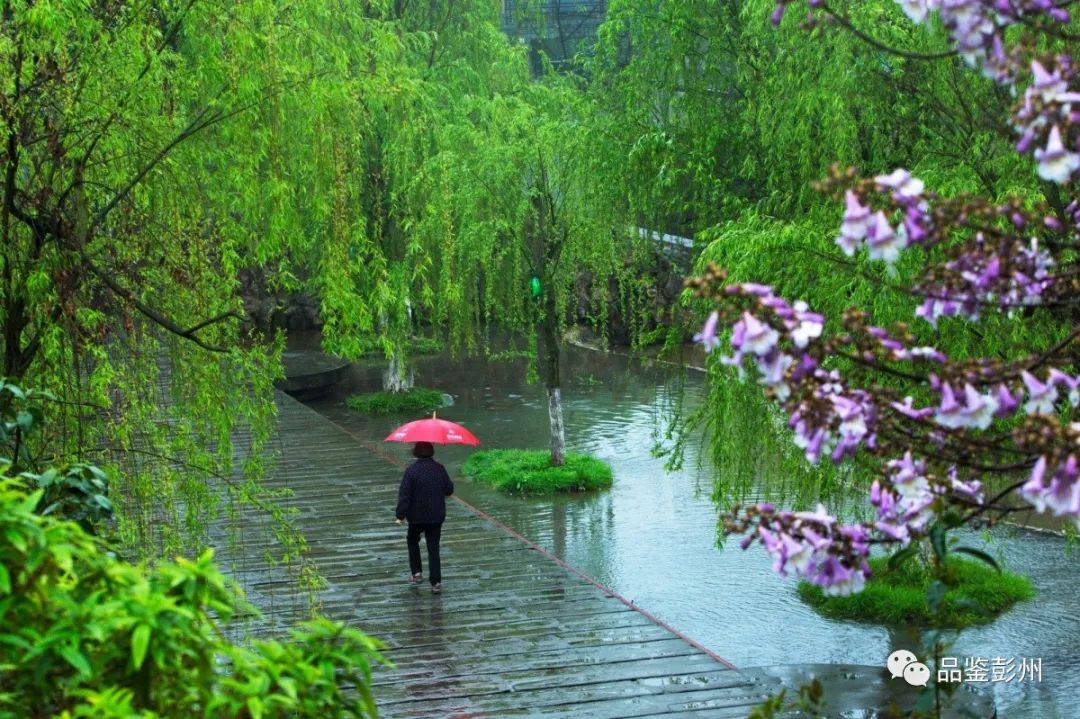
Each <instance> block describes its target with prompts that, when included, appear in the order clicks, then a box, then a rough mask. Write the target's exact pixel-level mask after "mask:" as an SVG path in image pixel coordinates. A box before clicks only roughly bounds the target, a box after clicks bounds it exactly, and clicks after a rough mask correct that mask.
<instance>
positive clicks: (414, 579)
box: [409, 572, 424, 584]
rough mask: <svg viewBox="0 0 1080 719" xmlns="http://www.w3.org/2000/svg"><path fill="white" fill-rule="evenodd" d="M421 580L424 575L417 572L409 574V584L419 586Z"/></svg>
mask: <svg viewBox="0 0 1080 719" xmlns="http://www.w3.org/2000/svg"><path fill="white" fill-rule="evenodd" d="M423 578H424V575H423V574H421V573H420V572H417V573H416V574H410V575H409V584H419V583H420V580H421V579H423Z"/></svg>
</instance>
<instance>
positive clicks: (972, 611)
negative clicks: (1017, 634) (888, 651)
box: [798, 556, 1035, 628]
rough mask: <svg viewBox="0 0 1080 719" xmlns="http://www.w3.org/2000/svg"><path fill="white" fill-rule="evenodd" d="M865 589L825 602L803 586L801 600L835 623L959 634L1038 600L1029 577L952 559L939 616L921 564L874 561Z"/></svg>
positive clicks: (931, 577) (928, 574)
mask: <svg viewBox="0 0 1080 719" xmlns="http://www.w3.org/2000/svg"><path fill="white" fill-rule="evenodd" d="M870 569H871V571H872V576H871V577H870V579H868V580H867V582H866V588H865V589H863V591H861V592H859V593H858V594H852V595H850V596H846V597H827V596H825V595H824V594H823V593H822V591H821V587H818V586H816V585H814V584H810V583H809V582H799V587H798V594H799V597H800V598H801V599H802V600H803V601H804V602H806V603H807V604H809V605H810V606H812V607H814V608H815V609H816V610H817V611H819V612H821V613H822V614H823V615H825V616H827V617H832V618H833V619H853V620H855V621H861V622H873V623H875V624H887V625H911V624H914V625H918V626H926V627H939V628H945V627H949V628H961V627H966V626H970V625H972V624H985V623H986V622H989V621H991V620H992V619H994V618H995V617H997V616H998V615H1000V614H1001V613H1003V612H1004V611H1006V610H1007V609H1009V607H1011V606H1012V605H1013V604H1016V603H1017V602H1019V601H1023V600H1025V599H1030V598H1032V597H1033V596H1035V590H1034V588H1033V587H1032V586H1031V582H1030V581H1029V580H1028V579H1027V577H1022V576H1020V575H1019V574H1014V573H1012V572H1005V571H1002V572H1000V573H999V572H997V571H995V570H994V569H992V568H991V567H989V566H987V565H986V564H984V563H982V562H978V561H973V560H967V559H960V558H959V557H955V556H954V557H949V558H948V559H947V560H946V563H945V571H944V576H943V577H942V580H943V581H944V582H945V584H946V586H947V587H948V589H947V591H946V592H945V596H944V598H943V600H942V604H941V611H939V612H931V611H930V608H929V606H928V605H927V601H926V597H927V591H928V590H929V588H930V584H931V583H932V582H933V581H934V580H935V579H936V578H937V577H936V576H935V575H934V573H933V572H931V571H930V568H929V567H928V566H927V565H925V564H924V563H922V562H918V561H908V562H904V563H902V564H901V565H900V566H898V567H895V568H892V569H890V568H889V566H888V557H875V558H873V559H871V560H870Z"/></svg>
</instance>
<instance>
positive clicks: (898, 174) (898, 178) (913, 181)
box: [874, 169, 926, 202]
mask: <svg viewBox="0 0 1080 719" xmlns="http://www.w3.org/2000/svg"><path fill="white" fill-rule="evenodd" d="M874 182H876V183H878V186H880V187H883V188H888V189H890V190H893V198H895V199H896V200H897V201H899V202H905V201H909V200H916V199H918V198H919V197H921V196H922V193H923V191H924V190H925V189H926V185H924V184H923V181H922V180H920V179H919V178H917V177H912V176H911V173H910V172H908V171H907V170H904V169H896V170H893V171H892V173H891V174H889V175H878V176H877V177H875V178H874Z"/></svg>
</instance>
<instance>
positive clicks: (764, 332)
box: [732, 312, 780, 357]
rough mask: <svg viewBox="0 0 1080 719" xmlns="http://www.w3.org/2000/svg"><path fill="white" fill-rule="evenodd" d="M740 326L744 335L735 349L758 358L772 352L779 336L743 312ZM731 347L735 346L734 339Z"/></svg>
mask: <svg viewBox="0 0 1080 719" xmlns="http://www.w3.org/2000/svg"><path fill="white" fill-rule="evenodd" d="M742 325H743V332H744V335H743V337H742V341H741V343H740V344H739V345H738V346H737V349H740V350H743V351H745V352H750V353H752V354H756V355H758V356H759V357H761V356H764V355H767V354H769V353H770V352H772V350H773V349H774V348H775V347H776V343H777V342H778V341H779V339H780V334H779V333H778V332H777V331H776V330H774V329H773V328H772V327H770V326H769V325H767V324H766V323H764V322H762V321H760V320H759V319H758V318H757V317H754V316H753V315H752V314H750V313H749V312H743V316H742ZM732 345H735V341H734V339H733V340H732Z"/></svg>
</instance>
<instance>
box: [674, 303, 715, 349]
mask: <svg viewBox="0 0 1080 719" xmlns="http://www.w3.org/2000/svg"><path fill="white" fill-rule="evenodd" d="M719 321H720V313H719V312H716V311H714V312H713V313H712V314H710V315H709V318H708V319H707V320H705V326H704V327H702V328H701V332H698V333H697V334H696V335H694V341H695V342H700V343H701V344H702V345H703V346H704V347H705V351H706V352H712V351H713V350H714V349H716V348H717V347H719V346H720V340H719V339H718V338H717V336H716V325H717V323H719ZM685 336H686V335H683V337H685Z"/></svg>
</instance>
